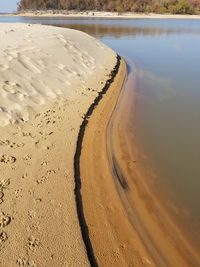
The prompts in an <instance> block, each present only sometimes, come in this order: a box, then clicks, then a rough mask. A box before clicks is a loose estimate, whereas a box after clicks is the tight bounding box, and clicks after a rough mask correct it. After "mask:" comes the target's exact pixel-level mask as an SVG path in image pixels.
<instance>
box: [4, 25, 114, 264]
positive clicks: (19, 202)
mask: <svg viewBox="0 0 200 267" xmlns="http://www.w3.org/2000/svg"><path fill="white" fill-rule="evenodd" d="M0 35H1V42H0V127H1V128H0V266H6V267H11V266H12V267H13V266H32V267H33V266H34V267H36V266H48V267H50V266H56V267H59V266H89V262H88V259H87V255H86V250H85V246H84V243H83V240H82V236H81V231H80V226H79V221H78V217H77V211H76V202H75V195H74V188H75V182H74V167H73V163H74V162H73V157H74V154H75V149H76V140H77V136H78V132H79V127H80V125H81V123H82V120H83V116H84V114H85V113H86V111H87V109H88V107H89V106H90V105H91V103H92V102H93V101H94V99H95V98H96V96H97V94H98V91H100V90H101V89H102V87H103V85H104V84H105V83H106V80H107V79H108V75H109V73H110V72H111V70H112V69H113V67H114V66H115V64H116V55H115V53H114V52H113V51H112V50H111V49H109V48H108V47H106V46H104V45H103V44H101V43H100V42H98V41H97V40H96V39H94V38H92V37H90V36H88V35H86V34H84V33H81V32H79V31H74V30H67V29H61V28H55V27H51V26H41V25H24V24H2V25H1V28H0Z"/></svg>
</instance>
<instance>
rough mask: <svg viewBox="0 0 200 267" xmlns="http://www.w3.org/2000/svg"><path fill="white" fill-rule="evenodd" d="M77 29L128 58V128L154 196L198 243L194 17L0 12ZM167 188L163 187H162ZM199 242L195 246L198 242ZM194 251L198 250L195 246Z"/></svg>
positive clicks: (199, 26) (199, 95)
mask: <svg viewBox="0 0 200 267" xmlns="http://www.w3.org/2000/svg"><path fill="white" fill-rule="evenodd" d="M0 22H25V23H42V24H51V25H57V26H62V27H70V28H74V29H79V30H83V31H85V32H87V33H89V34H91V35H93V36H95V37H97V38H99V39H101V40H102V41H103V42H104V43H106V44H107V45H109V46H110V47H112V48H113V49H114V50H116V51H117V52H118V53H119V54H120V55H122V56H124V57H125V58H126V59H128V60H129V61H130V62H134V64H135V68H134V72H135V75H136V86H134V88H129V89H130V90H135V92H136V94H135V95H136V98H135V103H134V108H133V122H134V129H135V130H134V131H135V137H136V140H137V143H138V145H139V148H140V149H141V151H143V153H144V154H145V156H144V157H141V158H140V159H139V160H140V162H141V164H142V165H143V166H148V168H151V169H152V170H153V173H154V174H153V176H154V178H155V177H156V183H157V185H158V188H159V191H160V195H161V194H162V197H163V199H165V201H166V203H167V204H169V203H168V202H170V205H171V207H172V206H173V210H174V215H176V216H177V219H179V220H184V225H185V227H186V228H187V230H188V233H189V235H190V237H191V239H193V240H194V239H195V241H198V244H200V232H199V231H198V229H199V228H198V227H199V226H200V196H199V189H200V163H199V162H200V140H199V138H200V52H199V48H200V20H172V19H171V20H159V19H156V20H152V19H149V20H148V19H137V20H125V19H122V20H117V19H60V18H57V19H55V18H48V19H47V18H18V17H16V18H15V17H14V18H13V17H12V18H11V17H0ZM165 189H167V190H165ZM199 247H200V246H199ZM199 251H200V249H199Z"/></svg>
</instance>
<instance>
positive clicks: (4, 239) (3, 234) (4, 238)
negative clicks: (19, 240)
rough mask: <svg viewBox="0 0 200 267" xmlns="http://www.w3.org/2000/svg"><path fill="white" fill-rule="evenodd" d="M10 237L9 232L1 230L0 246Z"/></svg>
mask: <svg viewBox="0 0 200 267" xmlns="http://www.w3.org/2000/svg"><path fill="white" fill-rule="evenodd" d="M7 239H8V236H7V234H6V233H5V232H4V231H0V248H1V245H2V244H3V243H4V242H5V241H6V240H7Z"/></svg>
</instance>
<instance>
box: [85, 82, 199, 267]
mask: <svg viewBox="0 0 200 267" xmlns="http://www.w3.org/2000/svg"><path fill="white" fill-rule="evenodd" d="M132 83H134V81H132ZM120 84H121V83H120ZM113 94H115V95H114V96H113ZM116 95H117V96H116ZM119 95H120V98H119V101H117V99H118V97H119ZM106 97H107V99H103V101H102V103H101V105H99V106H98V107H97V109H96V110H95V113H94V114H93V116H92V117H91V120H90V121H89V126H88V128H87V130H86V133H85V138H84V140H83V150H82V155H81V160H80V170H81V178H82V189H81V190H82V200H83V208H84V211H85V218H86V222H87V225H88V230H89V231H88V233H89V235H90V241H91V243H92V245H93V252H94V254H95V256H96V260H97V263H98V265H99V266H116V267H117V266H119V267H120V266H132V265H131V264H136V265H137V266H142V265H143V264H144V265H147V266H148V265H149V264H150V265H151V266H181V267H183V266H198V256H197V255H196V253H195V251H193V249H192V247H191V246H190V244H189V243H188V242H187V240H185V237H184V235H183V234H182V233H181V232H180V230H179V229H178V227H177V225H176V224H174V222H173V221H172V220H171V218H170V217H169V215H168V214H167V212H166V211H165V210H164V209H163V207H162V205H161V203H160V201H159V199H157V197H156V196H154V194H153V193H152V191H151V189H152V188H151V187H150V186H149V183H148V181H146V178H147V177H145V176H144V175H143V172H141V170H140V169H139V165H138V166H137V163H136V162H137V152H138V151H136V150H135V149H137V148H136V147H135V146H133V148H132V146H131V144H132V143H133V144H134V137H133V138H132V133H133V131H131V126H130V125H128V123H129V122H130V121H129V120H130V114H131V110H132V109H131V107H132V106H131V101H132V95H130V94H129V92H126V91H125V90H122V92H121V93H119V89H118V90H117V89H116V88H114V89H111V91H109V93H108V95H107V96H106ZM106 97H105V98H106ZM124 111H126V113H124ZM124 116H127V118H125V117H124ZM120 121H121V122H120ZM127 131H129V132H128V135H129V134H130V136H129V137H130V138H127V136H126V135H127V134H126V132H127ZM106 264H107V265H106Z"/></svg>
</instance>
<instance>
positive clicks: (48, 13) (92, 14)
mask: <svg viewBox="0 0 200 267" xmlns="http://www.w3.org/2000/svg"><path fill="white" fill-rule="evenodd" d="M4 16H5V15H4ZM16 16H25V17H30V16H42V17H72V18H73V17H74V18H76V17H83V18H84V17H85V18H117V19H120V18H121V19H200V15H187V14H186V15H178V14H155V13H134V12H126V13H122V14H118V13H117V12H103V11H83V12H76V11H74V12H73V11H59V10H58V11H57V12H56V11H51V10H50V11H36V12H22V13H19V14H16Z"/></svg>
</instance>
